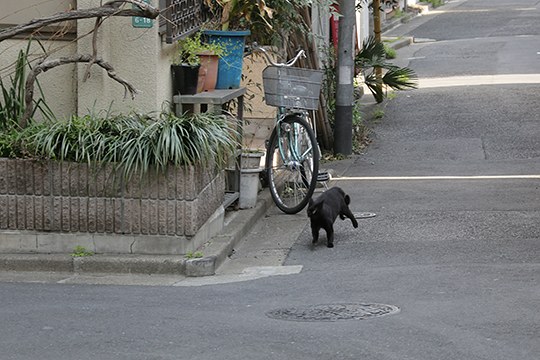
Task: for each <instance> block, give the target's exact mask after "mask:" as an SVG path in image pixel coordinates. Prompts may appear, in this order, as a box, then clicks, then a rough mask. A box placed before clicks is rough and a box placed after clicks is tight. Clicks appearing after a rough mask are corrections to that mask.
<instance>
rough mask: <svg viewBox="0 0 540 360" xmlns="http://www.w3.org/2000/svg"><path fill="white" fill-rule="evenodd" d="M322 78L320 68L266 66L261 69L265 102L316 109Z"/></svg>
mask: <svg viewBox="0 0 540 360" xmlns="http://www.w3.org/2000/svg"><path fill="white" fill-rule="evenodd" d="M322 79H323V72H322V71H321V70H312V69H303V68H297V67H278V66H268V67H267V68H266V69H264V70H263V85H264V97H265V101H266V104H268V105H271V106H277V107H283V108H290V109H305V110H317V109H318V107H319V94H320V92H321V83H322Z"/></svg>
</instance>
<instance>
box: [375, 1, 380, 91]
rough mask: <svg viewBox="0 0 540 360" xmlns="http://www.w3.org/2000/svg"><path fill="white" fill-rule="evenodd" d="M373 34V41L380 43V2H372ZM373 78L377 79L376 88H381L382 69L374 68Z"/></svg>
mask: <svg viewBox="0 0 540 360" xmlns="http://www.w3.org/2000/svg"><path fill="white" fill-rule="evenodd" d="M373 32H374V33H375V41H376V42H378V43H381V42H382V37H381V32H382V31H381V1H380V0H373ZM375 76H376V77H377V86H378V87H382V69H381V68H380V67H376V68H375Z"/></svg>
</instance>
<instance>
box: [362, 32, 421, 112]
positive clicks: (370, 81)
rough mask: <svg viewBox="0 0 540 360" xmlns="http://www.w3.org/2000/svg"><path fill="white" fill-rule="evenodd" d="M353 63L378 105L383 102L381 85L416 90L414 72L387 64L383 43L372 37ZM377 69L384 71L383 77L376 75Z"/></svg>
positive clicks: (365, 43) (394, 88)
mask: <svg viewBox="0 0 540 360" xmlns="http://www.w3.org/2000/svg"><path fill="white" fill-rule="evenodd" d="M354 63H355V66H356V67H357V69H358V70H360V71H362V72H363V73H364V82H365V84H366V86H367V87H368V88H369V90H370V91H371V93H372V94H373V96H374V97H375V100H376V101H377V102H378V103H381V102H382V101H383V100H384V92H383V86H382V85H386V86H387V87H389V88H391V89H393V90H406V89H416V88H417V86H418V84H417V81H416V80H417V77H416V73H415V72H414V70H412V69H410V68H407V67H403V68H401V67H398V66H395V65H394V64H392V63H390V62H388V61H387V59H386V51H385V49H384V45H383V43H381V42H378V41H376V40H375V38H374V37H370V38H368V39H367V40H366V41H365V42H364V44H363V47H362V50H361V51H360V52H359V53H358V54H357V55H356V57H355V59H354ZM377 68H379V69H383V70H384V71H385V73H384V75H383V76H378V75H377V71H376V69H377Z"/></svg>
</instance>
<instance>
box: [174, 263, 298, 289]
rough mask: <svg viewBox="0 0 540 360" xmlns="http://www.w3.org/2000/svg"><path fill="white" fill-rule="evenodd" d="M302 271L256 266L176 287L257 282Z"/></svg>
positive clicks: (186, 282)
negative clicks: (257, 280)
mask: <svg viewBox="0 0 540 360" xmlns="http://www.w3.org/2000/svg"><path fill="white" fill-rule="evenodd" d="M301 271H302V265H291V266H254V267H248V268H245V269H244V270H243V271H242V273H241V274H227V275H214V276H203V277H193V278H185V279H184V280H182V281H179V282H177V283H175V284H174V286H204V285H218V284H229V283H235V282H240V281H248V280H256V279H261V278H265V277H269V276H277V275H294V274H299V273H300V272H301Z"/></svg>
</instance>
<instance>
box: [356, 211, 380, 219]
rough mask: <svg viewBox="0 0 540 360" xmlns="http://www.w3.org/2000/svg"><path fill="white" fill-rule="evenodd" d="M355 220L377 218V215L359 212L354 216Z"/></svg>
mask: <svg viewBox="0 0 540 360" xmlns="http://www.w3.org/2000/svg"><path fill="white" fill-rule="evenodd" d="M353 215H354V217H355V218H357V219H367V218H372V217H375V216H377V214H375V213H372V212H357V213H354V214H353Z"/></svg>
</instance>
